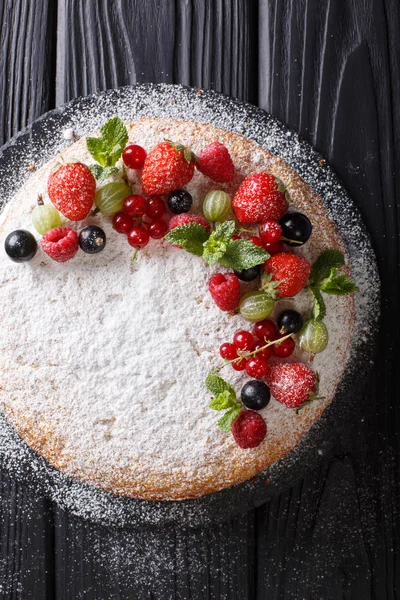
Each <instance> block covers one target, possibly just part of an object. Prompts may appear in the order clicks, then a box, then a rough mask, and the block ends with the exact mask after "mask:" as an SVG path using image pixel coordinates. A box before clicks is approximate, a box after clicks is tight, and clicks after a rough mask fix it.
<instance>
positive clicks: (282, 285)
mask: <svg viewBox="0 0 400 600" xmlns="http://www.w3.org/2000/svg"><path fill="white" fill-rule="evenodd" d="M262 269H263V271H267V272H265V273H264V274H263V276H262V288H263V289H264V290H265V291H270V292H271V293H272V292H274V293H275V294H276V296H277V297H278V298H290V297H292V296H295V295H296V294H298V293H299V292H300V290H302V289H303V287H304V286H305V284H306V283H307V279H308V278H309V276H310V272H311V265H310V263H309V262H308V260H306V259H305V258H304V257H303V256H297V255H296V254H289V253H288V252H280V253H279V254H274V256H271V258H269V259H268V260H267V262H265V263H264V264H263V266H262Z"/></svg>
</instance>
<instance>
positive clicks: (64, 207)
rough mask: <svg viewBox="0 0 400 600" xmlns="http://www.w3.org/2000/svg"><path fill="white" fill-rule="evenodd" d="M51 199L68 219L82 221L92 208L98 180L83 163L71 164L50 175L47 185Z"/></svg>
mask: <svg viewBox="0 0 400 600" xmlns="http://www.w3.org/2000/svg"><path fill="white" fill-rule="evenodd" d="M47 193H48V194H49V198H50V200H51V201H52V203H53V204H54V206H55V207H56V208H57V210H59V211H60V213H62V214H63V215H64V216H65V217H67V219H70V220H71V221H82V219H85V218H86V217H87V215H88V214H89V211H90V209H91V208H92V205H93V201H94V196H95V193H96V180H95V178H94V177H93V175H92V173H91V171H90V169H89V168H88V167H87V166H86V165H84V164H82V163H79V162H77V163H70V164H68V165H64V166H62V167H60V168H59V169H58V171H56V172H55V173H53V174H52V175H50V177H49V181H48V183H47Z"/></svg>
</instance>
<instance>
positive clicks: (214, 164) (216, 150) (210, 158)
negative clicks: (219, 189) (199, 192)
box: [196, 142, 235, 183]
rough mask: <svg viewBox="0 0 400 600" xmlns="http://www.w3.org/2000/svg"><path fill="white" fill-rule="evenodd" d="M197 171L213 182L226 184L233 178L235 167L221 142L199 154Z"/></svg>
mask: <svg viewBox="0 0 400 600" xmlns="http://www.w3.org/2000/svg"><path fill="white" fill-rule="evenodd" d="M196 167H197V169H198V170H199V171H200V172H201V173H203V175H206V176H207V177H209V178H210V179H213V180H214V181H218V182H219V183H228V182H229V181H232V179H233V178H234V177H235V165H234V164H233V162H232V159H231V156H230V154H229V152H228V149H227V148H225V146H224V145H223V144H221V142H213V143H212V144H209V145H208V146H207V147H206V148H204V150H202V151H201V152H200V154H199V155H198V157H197V162H196Z"/></svg>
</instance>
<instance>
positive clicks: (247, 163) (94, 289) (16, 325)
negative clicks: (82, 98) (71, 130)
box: [0, 118, 354, 500]
mask: <svg viewBox="0 0 400 600" xmlns="http://www.w3.org/2000/svg"><path fill="white" fill-rule="evenodd" d="M125 125H126V128H127V131H128V135H129V142H128V144H130V145H131V144H135V145H139V146H140V147H142V148H144V149H145V150H146V152H147V156H148V157H149V155H150V153H151V151H152V150H153V149H154V148H156V147H157V145H159V144H161V143H165V140H172V141H173V142H174V143H175V142H176V143H178V142H179V144H182V145H184V147H185V148H187V149H190V151H191V152H193V153H194V154H195V155H196V156H201V155H202V151H203V149H204V148H206V147H207V146H208V145H212V144H214V143H215V142H216V141H218V142H219V144H221V145H223V146H224V147H225V149H227V151H228V152H229V155H230V158H231V160H232V162H233V165H234V167H235V172H234V176H233V177H231V179H230V181H229V182H225V183H217V182H216V181H215V180H212V179H211V178H210V177H208V176H207V175H205V174H204V172H201V171H200V170H199V169H194V174H193V177H192V178H191V179H190V180H189V181H188V182H187V183H186V184H185V185H183V186H182V187H184V189H185V190H187V191H188V192H189V193H190V194H191V197H192V199H193V205H192V206H191V208H190V214H191V215H202V208H203V200H204V198H205V196H206V195H207V194H208V192H210V191H215V190H223V191H224V192H225V193H226V194H228V195H229V197H230V198H234V197H235V198H236V196H235V195H237V193H238V189H239V188H240V187H241V184H242V183H243V182H244V181H245V180H246V178H247V177H248V176H251V175H252V174H255V173H265V172H268V173H270V174H272V175H273V176H274V177H276V178H279V180H280V181H281V182H283V184H285V186H286V187H287V188H288V190H289V192H290V211H299V212H301V213H303V214H305V215H307V216H308V218H309V219H310V221H311V223H312V226H313V230H312V235H311V237H310V239H309V240H308V241H307V243H306V244H304V245H300V244H299V245H298V246H288V247H286V249H285V252H287V251H289V252H290V253H291V254H292V255H295V256H303V257H304V258H305V259H307V261H308V262H309V263H310V265H312V264H313V263H315V261H316V260H317V258H318V257H319V256H320V255H321V253H323V252H324V251H325V250H327V249H333V250H337V251H340V252H341V253H343V254H345V249H344V246H343V244H342V241H341V238H340V236H339V235H338V233H337V230H336V227H335V225H334V223H333V222H332V221H331V220H330V218H329V216H328V213H327V211H326V209H325V208H324V206H323V204H322V201H321V199H320V198H319V197H318V196H317V194H316V193H315V192H314V191H313V190H312V189H311V188H310V186H308V185H307V184H306V183H305V182H304V181H303V180H302V179H301V178H300V177H299V176H298V175H297V174H296V172H295V171H294V170H293V169H292V168H291V167H289V166H288V164H287V163H285V162H284V161H283V160H282V159H281V158H279V157H277V156H273V155H272V154H271V153H270V152H268V151H267V150H265V149H264V148H262V147H261V146H259V145H258V144H257V143H256V142H254V141H251V140H249V139H247V138H245V137H244V136H241V135H239V134H236V133H232V132H228V131H225V130H222V129H217V128H215V127H213V126H211V125H206V124H204V123H195V122H190V121H179V120H173V119H147V118H146V119H138V120H135V121H133V122H131V123H126V124H125ZM93 136H95V137H96V136H98V132H97V133H94V134H93ZM171 148H173V149H175V150H176V152H177V153H178V154H183V150H181V146H180V145H178V146H173V145H172V146H171ZM192 156H194V155H192ZM146 160H147V159H146ZM190 160H193V161H194V160H195V159H194V157H193V159H192V158H190V159H189V162H190ZM93 162H94V160H93V151H92V156H91V154H90V153H89V151H88V147H87V141H86V139H84V138H82V139H80V140H78V141H71V145H70V146H69V148H67V149H66V150H65V151H64V152H63V153H62V154H61V155H59V156H56V157H54V160H52V161H50V162H49V163H47V164H46V165H45V166H43V167H42V168H41V169H40V170H38V171H37V172H34V173H33V174H32V175H31V177H30V178H29V180H28V182H27V183H26V184H25V185H24V186H23V187H22V188H21V189H20V191H19V192H18V193H17V194H16V196H15V198H14V199H13V200H12V201H11V202H9V203H8V205H7V207H6V209H5V210H4V212H3V214H2V215H1V216H0V242H1V246H2V248H3V247H4V243H5V240H6V237H7V235H8V234H9V233H10V232H12V231H14V230H27V231H30V232H32V233H33V234H34V236H35V238H36V239H37V241H38V243H39V249H38V251H37V252H36V254H35V256H34V257H33V258H32V260H30V261H27V262H25V263H24V264H20V263H17V262H12V261H10V260H9V256H8V255H7V253H6V252H4V251H3V250H2V251H1V255H0V302H1V303H2V306H3V307H7V309H4V310H3V314H2V317H1V320H0V403H1V407H2V410H3V412H4V414H5V415H6V418H7V420H8V421H9V422H10V423H11V425H12V426H13V427H14V428H15V430H16V431H17V432H18V434H19V435H20V436H21V437H22V438H23V439H24V440H25V441H26V442H27V444H28V445H29V446H30V447H31V448H32V449H34V450H35V451H36V452H38V453H39V454H40V455H41V456H43V457H44V458H45V459H46V460H47V461H49V463H50V464H52V465H53V466H54V467H56V468H57V469H59V470H61V471H62V472H64V473H66V474H68V475H70V476H72V477H74V478H76V479H78V480H80V481H82V482H84V483H87V484H90V485H93V486H97V487H98V488H101V489H103V490H106V491H110V492H113V493H115V494H120V495H124V496H131V497H136V498H140V499H147V500H182V499H187V498H196V497H199V496H202V495H204V494H209V493H212V492H215V491H218V490H221V489H223V488H226V487H229V486H232V485H234V484H237V483H239V482H242V481H245V480H247V479H250V478H252V477H253V476H255V475H256V474H257V473H259V472H261V471H263V470H264V469H266V468H267V467H268V466H270V465H271V464H272V463H274V462H275V461H277V460H279V459H280V458H282V457H284V456H286V455H287V454H288V453H289V452H290V451H291V450H292V449H293V448H295V446H296V445H297V444H298V443H299V442H300V440H301V438H302V437H303V436H304V434H305V433H306V432H307V431H308V430H309V429H310V427H311V426H312V424H313V423H314V422H315V421H316V420H317V419H318V418H319V417H320V416H321V414H322V412H323V411H324V410H325V408H326V407H327V406H328V404H329V403H330V402H331V400H332V398H333V397H334V394H335V390H336V387H337V385H338V383H339V382H340V380H341V377H342V374H343V371H344V369H345V366H346V363H347V360H348V357H349V352H350V347H351V343H352V334H353V323H354V297H353V295H351V294H349V295H335V294H333V295H332V293H331V294H326V295H325V294H324V300H325V304H326V317H325V318H324V323H325V324H326V327H327V330H328V332H329V342H328V346H327V348H326V349H325V350H324V351H323V352H321V353H316V354H315V356H314V355H310V354H309V353H305V352H304V351H302V350H301V349H300V347H299V344H298V336H297V337H296V336H293V337H294V339H295V340H296V349H295V351H294V353H293V354H291V356H290V357H289V358H280V357H279V356H278V355H275V356H273V357H272V358H271V359H270V364H271V367H272V366H273V365H275V364H281V363H288V364H293V363H296V364H297V363H303V364H306V365H308V366H309V367H312V369H313V371H314V372H318V376H319V390H318V397H317V398H316V399H315V400H313V401H312V402H304V403H303V404H302V405H301V410H294V409H293V408H291V407H288V405H285V404H284V403H282V401H278V400H277V399H275V398H274V397H272V398H271V400H270V401H269V402H268V404H267V405H266V406H265V407H264V408H262V409H261V410H259V411H257V415H260V416H261V417H262V418H263V420H264V421H265V423H266V435H265V436H264V437H263V439H262V441H261V442H260V443H259V444H258V445H257V446H256V447H248V448H243V447H241V446H240V445H239V444H238V443H237V440H236V439H235V436H234V435H232V433H230V432H229V431H223V430H222V429H221V428H220V427H218V421H219V419H220V418H221V413H220V411H218V410H213V409H212V408H210V406H209V405H210V400H211V398H212V394H211V393H210V391H209V389H207V386H206V383H205V382H206V380H207V376H208V375H209V373H210V372H212V373H216V372H218V375H219V376H221V377H223V378H224V380H226V382H228V385H230V386H232V388H233V389H234V390H235V392H236V394H237V398H238V402H239V404H240V390H241V388H242V387H243V385H244V384H245V383H246V382H248V381H249V379H251V378H250V377H249V375H248V374H247V373H246V371H245V370H243V371H238V370H235V369H232V367H231V366H230V365H225V364H224V363H225V361H224V359H223V358H221V356H220V354H219V347H220V346H221V344H223V343H224V342H231V341H232V339H233V337H234V335H235V333H236V332H238V331H239V330H246V331H249V332H250V331H252V327H253V324H252V323H250V322H248V321H246V320H245V319H244V318H243V314H241V313H240V312H239V309H236V310H229V311H224V310H221V309H220V308H219V307H218V306H217V304H216V303H215V301H214V300H215V299H213V297H212V295H211V294H210V289H209V281H210V277H211V276H212V275H213V274H216V273H227V272H231V271H229V269H227V268H226V267H224V266H221V264H218V263H216V264H214V265H211V266H210V265H209V264H207V262H205V261H204V260H203V259H202V257H201V256H196V255H195V254H192V253H190V252H186V251H185V249H183V248H181V247H179V244H173V243H171V242H170V241H169V240H168V239H163V238H162V239H151V240H150V242H149V243H148V244H147V245H146V246H145V247H144V248H141V249H140V250H139V251H135V249H134V248H133V247H131V246H130V245H129V244H128V243H127V236H126V235H124V234H121V233H118V232H117V231H116V230H115V228H114V227H115V223H114V227H113V222H112V219H111V217H109V216H105V215H104V214H101V212H98V211H96V210H91V212H90V213H89V214H88V216H87V217H86V218H85V219H84V220H82V221H77V220H70V219H67V218H66V217H65V216H61V218H62V225H63V226H65V227H69V228H72V229H73V230H74V231H75V230H76V231H78V232H79V231H81V230H82V229H83V228H85V227H87V226H90V225H95V226H98V227H100V228H101V229H102V230H103V231H104V232H105V234H106V239H107V243H106V246H105V247H104V250H102V251H101V252H98V253H96V254H93V255H91V254H88V253H86V252H83V251H81V250H80V251H78V252H77V253H76V255H75V256H74V257H73V259H71V260H68V261H66V262H58V261H57V260H52V257H51V255H49V254H48V253H46V252H45V251H44V248H45V246H44V245H43V249H42V248H40V235H39V233H38V232H37V231H36V230H35V228H34V227H33V225H32V211H33V209H34V208H35V206H36V205H37V202H38V199H39V201H40V202H44V204H45V205H47V204H50V203H51V202H50V198H49V189H48V180H49V178H50V177H51V176H52V174H54V173H55V172H56V171H57V169H60V167H63V166H65V165H66V164H76V163H78V164H81V163H82V164H84V165H93ZM117 169H118V170H117ZM93 172H95V171H93ZM96 176H97V175H96ZM101 178H103V180H102V181H101ZM112 181H114V182H121V185H122V184H123V183H124V181H125V182H126V183H125V185H127V183H129V184H130V185H131V187H132V189H131V193H132V191H133V193H134V194H141V193H142V188H141V181H142V180H141V171H140V169H137V170H135V169H130V168H126V167H123V165H122V159H121V158H119V160H118V162H117V163H116V169H115V171H114V172H113V169H110V170H109V171H108V172H105V171H104V169H103V173H102V174H101V175H100V176H98V180H97V183H96V185H97V189H99V188H102V187H103V186H104V185H107V183H108V182H112ZM143 187H144V186H143ZM167 196H168V194H165V195H163V196H162V197H163V201H164V203H166V198H167ZM60 212H62V211H60ZM183 214H188V213H183ZM171 216H172V215H171V213H170V212H169V211H168V210H167V211H166V215H165V217H164V218H165V222H167V221H168V219H170V218H171ZM236 216H237V215H236ZM172 218H175V217H172ZM228 218H229V219H230V220H231V221H233V220H234V219H235V214H234V213H230V216H228ZM203 219H204V217H203ZM182 223H183V221H182ZM150 224H151V223H150ZM236 226H237V232H236V233H237V237H239V236H241V237H242V238H245V237H246V236H247V237H249V236H251V235H257V231H258V226H256V225H254V223H250V224H246V223H242V224H240V223H238V221H237V220H236ZM46 235H47V234H46ZM132 245H133V244H132ZM349 274H350V273H349V270H348V268H347V271H346V275H349ZM343 277H344V275H343ZM257 285H258V284H256V283H255V282H254V281H250V282H245V281H241V282H240V286H241V294H242V295H244V294H246V292H250V291H252V290H254V289H256V288H257ZM312 307H313V297H312V292H310V289H308V288H306V287H304V288H303V289H302V290H301V291H300V292H299V293H298V294H296V295H295V296H294V297H286V298H283V299H281V300H279V302H275V306H274V309H273V311H272V313H271V315H270V316H269V317H268V318H269V319H272V320H275V321H276V319H277V316H278V315H279V314H280V313H282V311H284V310H286V309H294V310H296V311H298V312H299V313H301V314H302V315H303V317H304V320H307V319H309V318H310V317H311V313H312ZM221 367H223V369H222V368H221ZM219 369H221V370H219ZM261 379H262V378H261ZM264 379H266V381H267V383H268V385H269V381H268V377H266V378H264ZM270 387H271V386H270ZM242 412H243V411H242ZM245 412H248V411H245ZM251 412H253V411H251ZM236 416H237V415H236Z"/></svg>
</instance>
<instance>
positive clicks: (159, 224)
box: [147, 221, 168, 240]
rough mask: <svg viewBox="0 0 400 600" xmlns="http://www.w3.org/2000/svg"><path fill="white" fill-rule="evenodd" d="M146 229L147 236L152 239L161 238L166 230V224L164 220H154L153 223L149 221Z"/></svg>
mask: <svg viewBox="0 0 400 600" xmlns="http://www.w3.org/2000/svg"><path fill="white" fill-rule="evenodd" d="M147 231H148V232H149V236H150V237H151V238H153V239H154V240H159V239H160V238H163V237H164V235H165V234H166V233H167V231H168V225H167V224H166V222H165V221H156V222H155V223H151V225H149V226H148V228H147Z"/></svg>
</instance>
